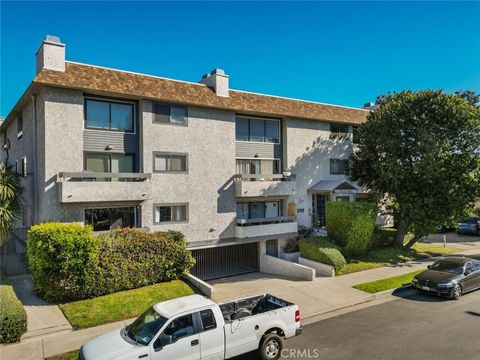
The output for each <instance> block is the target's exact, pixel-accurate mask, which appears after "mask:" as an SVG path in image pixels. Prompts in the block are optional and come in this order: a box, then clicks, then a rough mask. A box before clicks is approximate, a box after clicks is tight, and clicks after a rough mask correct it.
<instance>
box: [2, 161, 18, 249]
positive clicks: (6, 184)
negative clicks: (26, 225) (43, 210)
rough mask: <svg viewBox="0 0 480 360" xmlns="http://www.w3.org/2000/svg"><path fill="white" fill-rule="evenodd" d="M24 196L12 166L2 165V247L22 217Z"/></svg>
mask: <svg viewBox="0 0 480 360" xmlns="http://www.w3.org/2000/svg"><path fill="white" fill-rule="evenodd" d="M22 194H23V187H22V186H21V185H20V180H19V178H18V176H17V175H16V174H15V173H14V172H13V171H12V168H11V167H10V166H7V165H6V164H4V163H0V246H2V245H4V244H5V243H6V242H7V239H8V235H9V233H10V231H11V230H12V227H13V225H14V223H15V220H18V219H20V218H21V216H22V203H23V196H22ZM5 251H6V249H5Z"/></svg>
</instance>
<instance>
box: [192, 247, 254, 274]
mask: <svg viewBox="0 0 480 360" xmlns="http://www.w3.org/2000/svg"><path fill="white" fill-rule="evenodd" d="M192 255H193V257H194V258H195V260H196V264H195V266H194V267H193V268H192V269H191V270H190V273H191V274H192V275H194V276H196V277H198V278H199V279H202V280H212V279H218V278H221V277H226V276H233V275H239V274H246V273H250V272H256V271H259V265H258V243H250V244H241V245H229V246H218V247H213V248H208V249H198V250H192Z"/></svg>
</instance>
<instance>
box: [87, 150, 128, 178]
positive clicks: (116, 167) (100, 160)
mask: <svg viewBox="0 0 480 360" xmlns="http://www.w3.org/2000/svg"><path fill="white" fill-rule="evenodd" d="M85 170H86V171H91V172H96V173H133V172H134V156H133V155H132V154H97V153H86V154H85Z"/></svg>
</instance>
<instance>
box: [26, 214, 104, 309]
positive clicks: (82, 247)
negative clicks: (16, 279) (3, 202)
mask: <svg viewBox="0 0 480 360" xmlns="http://www.w3.org/2000/svg"><path fill="white" fill-rule="evenodd" d="M99 247H100V245H99V241H98V239H97V238H95V237H94V236H93V233H92V228H91V227H88V226H85V227H84V226H81V225H79V224H77V223H44V224H40V225H35V226H32V227H31V228H30V230H29V231H28V240H27V258H28V266H29V269H30V272H31V274H32V280H33V287H34V289H35V292H36V293H37V294H38V295H40V296H41V297H43V298H44V299H46V300H48V301H59V300H69V299H80V298H83V297H87V296H89V295H90V294H92V291H93V290H94V289H95V280H96V277H97V273H98V271H97V265H98V254H99Z"/></svg>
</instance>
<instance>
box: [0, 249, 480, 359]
mask: <svg viewBox="0 0 480 360" xmlns="http://www.w3.org/2000/svg"><path fill="white" fill-rule="evenodd" d="M451 245H452V244H448V246H451ZM455 245H457V244H455ZM458 249H459V253H460V254H463V255H474V254H478V255H480V243H476V244H471V245H468V246H458ZM466 249H468V250H466ZM432 262H433V260H419V261H412V262H408V263H403V264H398V265H392V266H385V267H381V268H377V269H371V270H366V271H361V272H358V273H353V274H348V275H343V276H338V277H333V278H317V279H316V280H314V281H298V280H293V279H290V278H281V277H278V276H272V275H268V274H263V273H254V274H247V275H241V276H235V277H230V278H226V279H219V280H214V281H211V282H210V284H212V285H214V286H215V301H216V302H223V301H227V300H232V299H235V298H239V297H245V296H249V295H252V294H258V293H272V294H275V295H276V296H278V297H280V298H284V299H286V300H289V301H292V302H294V303H296V304H298V306H299V307H300V311H301V314H302V319H304V320H306V319H308V318H314V317H318V316H320V315H323V314H327V313H331V312H333V311H337V310H340V309H345V308H349V307H352V306H356V305H359V304H365V303H367V302H371V301H373V300H375V299H376V298H377V297H376V296H375V295H372V294H367V293H365V292H363V291H360V290H357V289H354V288H352V286H353V285H356V284H359V283H364V282H369V281H375V280H380V279H384V278H388V277H391V276H397V275H402V274H406V273H409V272H412V271H416V270H420V269H425V268H426V267H427V265H428V264H431V263H432ZM27 306H29V305H27ZM27 306H26V308H27ZM56 308H57V309H58V307H56ZM47 309H48V306H47V307H46V308H45V309H44V310H45V313H44V314H47V313H49V311H52V310H51V309H49V310H47ZM58 311H60V310H59V309H58ZM52 313H55V311H54V310H53V311H52ZM35 317H38V315H35ZM54 317H55V316H54ZM62 317H63V314H62ZM39 318H42V317H39ZM63 318H64V317H63ZM47 319H48V316H47V317H45V318H43V320H47ZM57 320H58V318H57ZM312 320H313V319H312ZM36 321H39V319H32V320H31V319H30V314H29V326H30V323H32V326H33V324H34V323H35V322H36ZM65 321H66V319H65ZM131 321H133V319H129V320H125V321H119V322H115V323H111V324H106V325H101V326H96V327H93V328H88V329H84V330H77V331H71V330H66V331H65V330H64V331H58V332H54V333H50V334H48V335H42V336H37V337H25V336H24V337H22V341H21V342H20V343H18V344H13V345H0V359H2V360H10V359H25V360H30V359H31V360H40V359H44V358H45V357H49V356H53V355H58V354H61V353H64V352H68V351H72V350H75V349H78V348H79V347H80V346H81V345H82V344H84V343H85V342H87V341H88V340H90V339H92V338H94V337H96V336H99V335H102V334H104V333H106V332H108V331H112V330H114V329H117V328H121V327H123V326H125V325H126V324H128V323H130V322H131ZM29 331H30V329H29Z"/></svg>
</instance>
